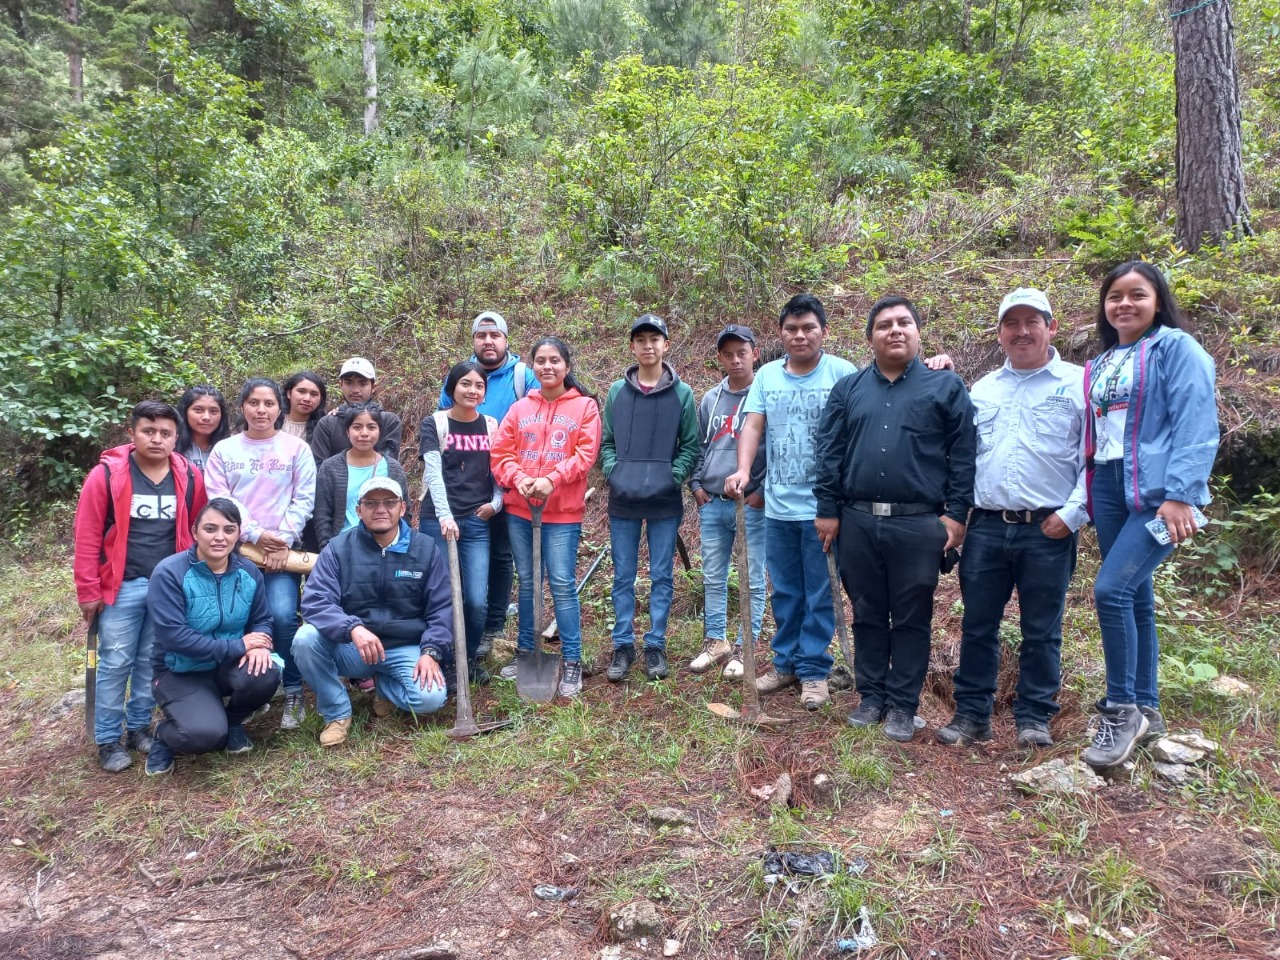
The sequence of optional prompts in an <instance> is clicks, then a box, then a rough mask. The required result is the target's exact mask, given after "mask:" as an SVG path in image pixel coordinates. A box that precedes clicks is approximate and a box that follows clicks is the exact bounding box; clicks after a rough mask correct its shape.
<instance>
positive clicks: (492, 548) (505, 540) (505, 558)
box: [467, 514, 515, 650]
mask: <svg viewBox="0 0 1280 960" xmlns="http://www.w3.org/2000/svg"><path fill="white" fill-rule="evenodd" d="M514 567H515V561H514V560H513V559H512V556H511V536H510V534H509V533H508V528H507V521H506V519H505V516H504V515H503V514H499V515H498V516H497V517H495V518H494V520H493V522H492V523H490V524H489V601H488V604H489V609H488V612H487V614H486V615H485V621H484V632H485V633H502V632H503V631H505V630H506V629H507V607H508V606H510V604H511V582H512V580H514V579H515V577H514ZM467 649H468V650H470V649H471V646H470V644H468V646H467Z"/></svg>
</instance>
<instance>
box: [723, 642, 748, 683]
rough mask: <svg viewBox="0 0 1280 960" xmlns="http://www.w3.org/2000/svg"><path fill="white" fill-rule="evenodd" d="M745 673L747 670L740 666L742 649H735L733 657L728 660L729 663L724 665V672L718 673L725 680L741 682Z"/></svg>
mask: <svg viewBox="0 0 1280 960" xmlns="http://www.w3.org/2000/svg"><path fill="white" fill-rule="evenodd" d="M746 672H747V668H746V667H745V666H743V665H742V648H741V647H735V648H734V650H733V656H732V657H730V658H729V662H728V663H726V664H725V665H724V670H722V671H721V672H720V676H722V677H724V678H725V679H726V680H741V679H742V675H743V674H744V673H746Z"/></svg>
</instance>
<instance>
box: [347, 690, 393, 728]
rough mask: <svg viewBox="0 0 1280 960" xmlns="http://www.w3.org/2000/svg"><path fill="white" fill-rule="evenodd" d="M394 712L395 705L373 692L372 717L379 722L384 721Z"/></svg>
mask: <svg viewBox="0 0 1280 960" xmlns="http://www.w3.org/2000/svg"><path fill="white" fill-rule="evenodd" d="M395 712H396V705H395V704H394V703H392V702H391V701H390V700H388V699H387V698H386V697H384V696H383V695H382V694H380V693H378V692H377V691H376V690H375V691H374V694H373V715H374V716H375V717H377V718H378V719H379V720H385V719H387V717H389V716H391V714H393V713H395ZM348 726H350V723H348Z"/></svg>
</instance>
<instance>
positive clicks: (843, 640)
mask: <svg viewBox="0 0 1280 960" xmlns="http://www.w3.org/2000/svg"><path fill="white" fill-rule="evenodd" d="M834 548H835V544H832V549H830V550H828V551H827V576H828V577H830V578H831V606H832V607H833V608H834V609H835V612H836V636H838V637H839V638H840V652H841V653H843V654H844V662H845V664H846V665H848V667H849V674H850V675H851V676H852V674H853V654H852V653H851V652H850V651H849V625H848V624H847V623H845V622H844V592H843V591H842V590H841V589H840V574H838V573H836V553H835V549H834Z"/></svg>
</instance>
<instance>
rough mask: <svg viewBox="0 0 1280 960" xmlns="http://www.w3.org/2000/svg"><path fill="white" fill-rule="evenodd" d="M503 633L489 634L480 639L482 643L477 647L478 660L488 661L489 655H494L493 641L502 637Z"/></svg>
mask: <svg viewBox="0 0 1280 960" xmlns="http://www.w3.org/2000/svg"><path fill="white" fill-rule="evenodd" d="M501 636H502V634H501V633H488V632H486V633H485V634H484V636H482V637H481V638H480V642H479V643H478V644H477V645H476V659H477V660H487V659H488V658H489V654H491V653H493V641H494V640H496V639H497V638H498V637H501Z"/></svg>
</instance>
